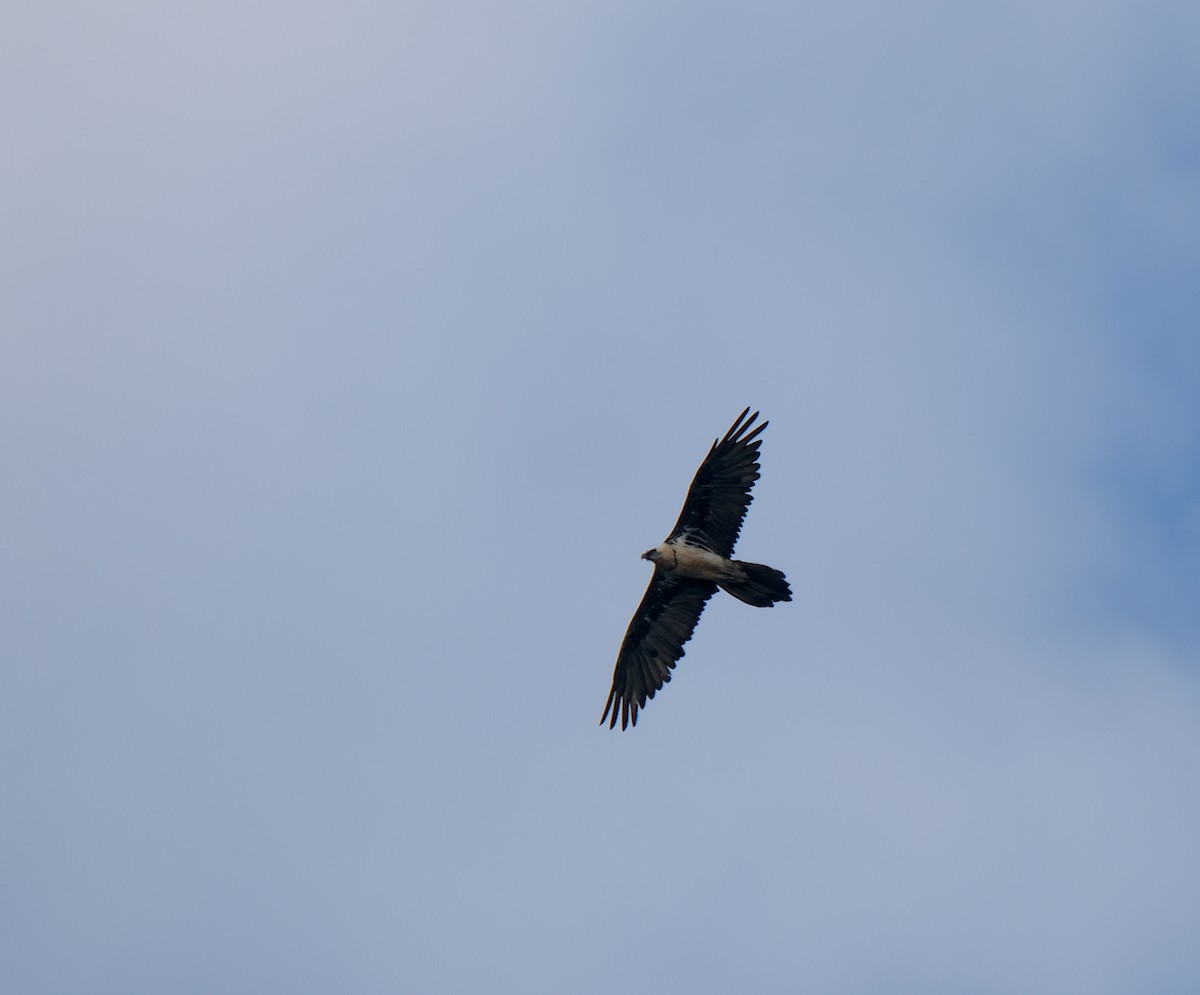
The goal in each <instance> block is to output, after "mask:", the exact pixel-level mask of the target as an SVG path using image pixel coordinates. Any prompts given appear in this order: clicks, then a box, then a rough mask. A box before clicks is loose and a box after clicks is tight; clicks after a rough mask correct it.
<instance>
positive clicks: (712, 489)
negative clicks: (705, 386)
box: [600, 408, 792, 729]
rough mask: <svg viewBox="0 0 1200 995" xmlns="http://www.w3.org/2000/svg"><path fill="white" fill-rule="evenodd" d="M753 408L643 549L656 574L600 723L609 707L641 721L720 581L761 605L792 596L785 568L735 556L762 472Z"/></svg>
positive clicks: (628, 635)
mask: <svg viewBox="0 0 1200 995" xmlns="http://www.w3.org/2000/svg"><path fill="white" fill-rule="evenodd" d="M749 413H750V409H749V408H747V409H746V410H745V411H743V412H742V413H741V414H740V415H738V417H737V421H735V422H734V423H733V425H732V426H731V427H730V429H729V431H728V432H726V433H725V436H724V438H722V439H718V440H717V441H716V442H714V443H713V446H712V449H710V450H709V452H708V456H706V457H705V459H704V462H703V463H701V464H700V469H699V470H697V471H696V477H695V479H694V480H693V481H692V486H691V488H690V489H689V490H688V495H687V500H686V501H684V502H683V511H682V512H681V513H680V515H679V521H678V522H676V523H675V528H674V529H672V530H671V534H670V535H669V536H667V538H666V540H665V541H664V542H663V543H662V544H661V545H659V546H656V547H655V548H654V549H649V550H647V551H646V552H644V553H643V554H642V559H643V560H649V561H650V562H651V563H653V564H654V576H653V577H651V578H650V586H649V587H648V588H646V594H645V596H644V597H643V598H642V603H641V604H640V605H638V610H637V612H635V613H634V616H633V621H632V622H630V623H629V629H628V630H627V631H626V632H625V640H624V642H622V643H621V652H620V653H618V654H617V667H616V670H615V671H614V673H613V684H612V690H611V691H609V693H608V704H607V705H605V706H604V714H603V715H602V716H601V717H600V724H601V725H604V720H605V719H608V718H609V713H611V714H612V718H611V720H610V721H609V723H608V727H609V728H610V729H612V728H614V727H615V726H616V724H617V715H618V713H620V717H621V728H622V729H625V728H626V727H627V726H628V725H629V724H630V723H632V724H633V725H637V717H638V709H639V708H645V707H646V700H647V699H649V698H653V697H654V692H655V691H657V690H658V689H659V688H661V687H662V686H663V685H664V684H666V683H667V681H669V680H670V679H671V671H672V670H673V669H674V667H675V664H676V662H677V661H678V660H679V658H680V657H681V656H683V644H684V643H686V642H687V641H688V640H689V639H691V638H692V633H693V632H694V631H695V629H696V623H697V622H698V621H700V613H701V612H702V611H704V605H705V604H706V603H707V602H708V599H709V598H711V597H712V596H713V595H714V594H716V593H717V588H718V587H719V588H721V589H723V590H725V591H728V592H729V593H730V594H732V595H733V596H734V597H735V598H737V599H738V600H739V601H744V602H745V603H746V604H748V605H754V606H755V607H756V608H769V607H771V606H772V605H773V604H775V603H776V602H778V601H791V600H792V590H791V588H790V587H788V583H787V578H786V577H784V575H783V572H782V571H780V570H776V569H774V568H773V567H765V566H763V565H762V564H761V563H746V562H744V561H742V560H734V559H731V557H732V556H733V546H734V543H736V542H737V538H738V534H739V533H740V532H741V531H742V521H743V520H744V519H745V517H746V509H747V508H749V507H750V501H751V496H750V489H751V488H752V487H753V486H754V481H756V480H757V479H758V448H759V446H760V445H762V440H761V439H760V438H758V436H759V435H760V434H761V433H762V430H763V429H764V428H766V427H767V424H768V423H767V422H763V423H762V424H761V425H759V426H758V428H756V429H754V430H753V431H751V430H750V429H751V426H752V425H753V424H754V422H755V419H757V418H758V412H757V411H756V412H754V414H752V415H750V417H749V418H747V417H746V415H748V414H749Z"/></svg>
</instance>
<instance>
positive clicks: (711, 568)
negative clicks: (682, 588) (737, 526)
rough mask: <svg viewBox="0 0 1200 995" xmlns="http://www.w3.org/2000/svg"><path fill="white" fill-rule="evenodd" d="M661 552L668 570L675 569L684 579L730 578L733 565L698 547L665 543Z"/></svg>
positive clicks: (721, 557) (660, 549) (660, 548)
mask: <svg viewBox="0 0 1200 995" xmlns="http://www.w3.org/2000/svg"><path fill="white" fill-rule="evenodd" d="M659 551H660V552H661V553H662V562H663V563H664V564H666V565H667V567H668V569H674V570H675V571H676V572H677V573H680V574H682V575H683V576H684V577H699V578H701V579H703V580H727V579H729V577H730V573H731V570H732V564H731V563H730V562H729V560H727V559H725V557H723V556H718V555H717V554H716V553H710V552H709V551H708V550H707V549H700V548H699V547H698V546H688V545H686V544H685V543H670V542H664V543H663V544H662V545H661V546H660V547H659Z"/></svg>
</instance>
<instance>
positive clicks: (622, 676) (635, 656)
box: [600, 568, 717, 729]
mask: <svg viewBox="0 0 1200 995" xmlns="http://www.w3.org/2000/svg"><path fill="white" fill-rule="evenodd" d="M716 593H717V585H716V584H714V583H713V582H712V581H710V580H695V579H694V578H691V577H680V578H674V577H668V576H666V575H665V574H664V573H663V571H661V570H658V569H657V568H656V569H655V571H654V576H653V577H652V578H651V579H650V586H649V587H648V588H646V594H645V597H643V598H642V603H641V604H640V605H639V606H638V610H637V611H636V612H635V613H634V616H633V621H632V622H630V623H629V629H628V630H627V631H626V633H625V641H624V642H622V643H621V652H620V653H618V654H617V667H616V670H615V671H614V672H613V685H612V690H611V691H609V693H608V704H607V705H605V706H604V714H603V715H602V716H600V724H601V725H604V720H605V719H607V718H608V714H609V712H610V711H611V712H612V721H611V722H609V724H608V727H609V728H610V729H612V728H613V727H614V726H616V724H617V713H618V712H620V713H621V728H622V729H624V728H626V726H628V725H629V723H630V722H632V723H633V724H634V725H637V713H638V709H639V708H644V707H645V706H646V701H647V699H649V698H653V697H654V692H655V691H657V690H658V689H659V688H661V687H662V686H663V685H664V684H666V683H667V681H669V680H670V679H671V671H672V669H674V667H675V663H676V661H677V660H678V659H679V658H680V657H681V656H683V644H684V643H686V642H687V641H688V640H689V639H691V638H692V633H693V632H694V631H695V629H696V623H697V622H698V621H700V613H701V612H702V611H704V603H705V602H706V601H708V599H709V598H711V597H712V596H713V595H714V594H716Z"/></svg>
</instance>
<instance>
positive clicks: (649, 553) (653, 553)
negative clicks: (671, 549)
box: [642, 549, 662, 563]
mask: <svg viewBox="0 0 1200 995" xmlns="http://www.w3.org/2000/svg"><path fill="white" fill-rule="evenodd" d="M660 556H662V553H660V552H659V551H658V550H657V549H648V550H646V552H644V553H643V554H642V559H643V560H649V561H650V562H651V563H657V562H658V558H659V557H660Z"/></svg>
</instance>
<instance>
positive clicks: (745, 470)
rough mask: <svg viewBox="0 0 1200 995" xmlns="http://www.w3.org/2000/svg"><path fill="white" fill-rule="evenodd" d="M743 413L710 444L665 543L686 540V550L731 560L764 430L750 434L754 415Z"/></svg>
mask: <svg viewBox="0 0 1200 995" xmlns="http://www.w3.org/2000/svg"><path fill="white" fill-rule="evenodd" d="M749 412H750V409H749V408H747V409H746V410H745V411H743V412H742V413H741V414H740V415H738V417H737V421H735V422H734V423H733V425H732V426H731V427H730V429H729V431H728V432H726V433H725V437H724V438H723V439H720V440H718V441H717V442H714V443H713V446H712V449H710V450H709V452H708V456H707V457H705V460H704V462H703V463H701V464H700V469H699V470H697V471H696V476H695V479H694V480H692V486H691V488H690V489H689V490H688V496H687V500H686V501H684V503H683V511H682V512H681V513H680V515H679V521H678V522H676V523H675V528H674V529H673V530H672V532H671V534H670V536H668V537H667V541H668V542H675V541H678V540H679V539H682V538H684V537H686V539H687V542H688V543H689V544H690V545H693V546H702V547H703V548H705V549H707V550H709V551H710V552H713V553H716V554H717V555H718V556H724V557H731V556H733V547H734V544H735V543H736V542H737V538H738V535H739V533H740V532H741V531H742V521H743V520H744V519H745V517H746V509H747V508H749V507H750V501H751V496H750V488H752V487H753V486H754V481H756V480H757V479H758V447H759V446H760V445H762V440H761V439H759V438H758V435H759V433H760V432H762V430H763V429H764V428H766V427H767V425H768V424H770V423H769V422H763V423H762V424H761V425H759V426H758V428H756V429H754V431H752V432H751V431H750V426H751V425H753V424H754V420H755V419H756V418H757V417H758V412H757V411H756V412H754V414H752V415H750V417H749V418H747V417H746V415H747V414H749Z"/></svg>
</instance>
